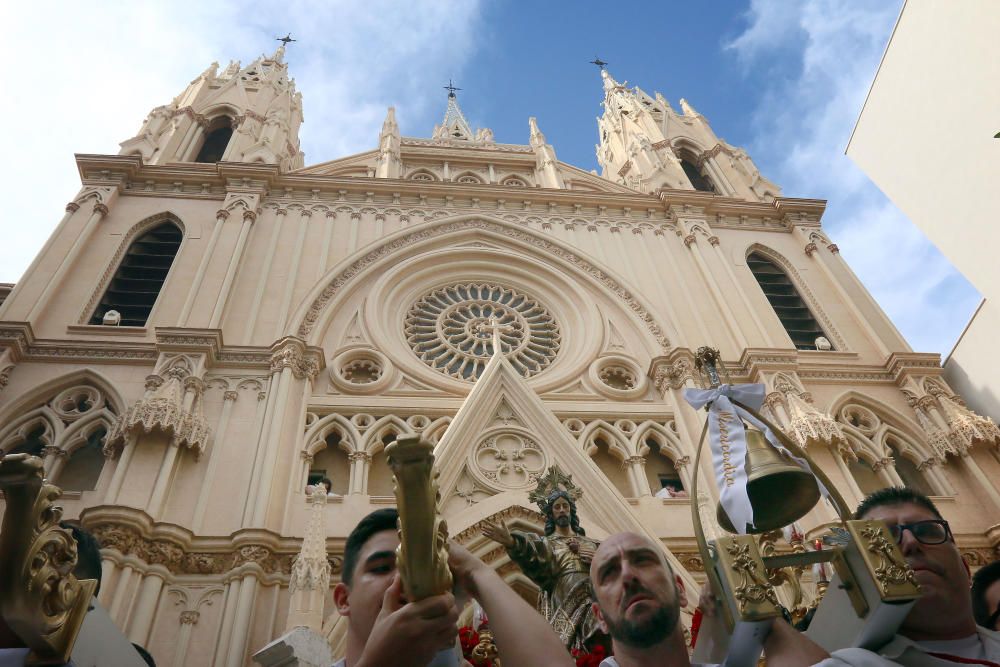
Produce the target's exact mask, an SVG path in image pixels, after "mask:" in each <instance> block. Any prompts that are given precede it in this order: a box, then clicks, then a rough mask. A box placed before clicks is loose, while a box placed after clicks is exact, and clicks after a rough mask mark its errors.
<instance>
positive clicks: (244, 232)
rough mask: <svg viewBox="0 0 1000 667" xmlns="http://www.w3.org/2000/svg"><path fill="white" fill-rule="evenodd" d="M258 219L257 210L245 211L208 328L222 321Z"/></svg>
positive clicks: (216, 325) (214, 326)
mask: <svg viewBox="0 0 1000 667" xmlns="http://www.w3.org/2000/svg"><path fill="white" fill-rule="evenodd" d="M256 219H257V213H256V212H255V211H243V224H242V225H241V226H240V235H239V236H238V237H237V238H236V247H235V248H234V249H233V255H232V257H230V258H229V266H228V267H227V268H226V277H225V278H223V279H222V287H220V288H219V296H218V298H217V299H216V301H215V308H214V309H213V310H212V317H211V319H210V320H209V323H208V328H209V329H217V328H218V327H219V322H221V321H222V313H223V311H224V310H225V308H226V301H227V300H228V299H229V289H230V287H231V286H232V284H233V278H234V277H235V276H236V269H237V268H239V265H240V260H242V259H243V251H244V250H245V248H246V243H247V236H249V234H250V227H251V226H252V225H253V223H254V221H255V220H256Z"/></svg>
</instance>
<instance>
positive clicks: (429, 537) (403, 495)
mask: <svg viewBox="0 0 1000 667" xmlns="http://www.w3.org/2000/svg"><path fill="white" fill-rule="evenodd" d="M433 451H434V445H432V444H431V443H430V442H428V441H426V440H423V439H421V438H420V437H419V436H403V437H401V438H398V439H397V440H396V441H395V442H393V443H391V444H390V445H389V446H388V447H386V449H385V453H386V457H387V459H388V461H389V467H390V468H392V472H393V475H394V476H395V481H396V487H395V492H396V504H397V506H398V507H399V550H398V552H397V559H396V564H397V567H398V568H399V575H400V578H401V579H402V582H403V590H404V591H405V592H406V597H407V599H408V600H409V601H410V602H416V601H417V600H423V599H424V598H427V597H430V596H432V595H440V594H442V593H446V592H448V591H450V590H451V585H452V578H451V570H449V569H448V524H447V523H445V520H444V519H443V518H442V517H441V516H440V514H439V513H438V503H439V501H440V494H439V493H438V488H437V479H436V477H437V475H436V473H435V471H434V454H433Z"/></svg>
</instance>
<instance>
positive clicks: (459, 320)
mask: <svg viewBox="0 0 1000 667" xmlns="http://www.w3.org/2000/svg"><path fill="white" fill-rule="evenodd" d="M494 330H496V331H497V333H498V335H499V338H500V350H501V352H502V353H503V355H504V356H505V357H506V358H507V360H508V361H509V362H510V364H511V365H512V366H513V367H514V368H515V369H516V370H517V371H518V372H519V373H520V374H521V375H523V376H524V377H531V376H532V375H535V374H537V373H540V372H541V371H543V370H544V369H545V368H546V367H547V366H548V365H549V364H551V363H552V360H553V359H555V356H556V353H557V352H558V351H559V341H560V338H559V325H558V324H556V321H555V318H553V317H552V314H551V313H549V311H548V310H547V309H545V307H543V306H542V305H541V304H539V303H538V301H536V300H535V299H534V298H532V297H530V296H528V295H526V294H523V293H521V292H518V291H516V290H513V289H510V288H508V287H502V286H500V285H495V284H474V283H468V284H457V285H451V286H448V287H442V288H440V289H437V290H434V291H433V292H431V293H430V294H427V295H426V296H424V297H423V298H421V299H419V300H418V301H417V302H416V303H415V304H413V307H412V308H410V312H409V313H408V314H407V316H406V323H405V326H404V333H405V335H406V340H407V342H408V343H409V344H410V347H411V348H413V351H414V352H415V353H416V354H417V356H418V357H420V359H421V360H422V361H423V362H424V363H426V364H427V365H428V366H430V367H431V368H434V369H436V370H439V371H441V372H442V373H446V374H448V375H450V376H452V377H454V378H458V379H459V380H475V379H477V378H479V376H480V375H482V373H483V369H484V368H486V364H487V363H488V362H489V360H490V358H491V357H492V356H493V332H494Z"/></svg>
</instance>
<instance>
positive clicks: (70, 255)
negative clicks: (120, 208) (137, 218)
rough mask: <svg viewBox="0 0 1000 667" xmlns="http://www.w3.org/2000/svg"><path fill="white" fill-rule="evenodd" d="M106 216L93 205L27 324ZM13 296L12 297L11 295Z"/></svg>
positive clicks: (99, 206)
mask: <svg viewBox="0 0 1000 667" xmlns="http://www.w3.org/2000/svg"><path fill="white" fill-rule="evenodd" d="M107 214H108V207H107V206H106V205H104V204H101V203H97V204H94V210H93V212H92V213H91V214H90V218H88V219H87V222H86V223H85V224H84V225H83V229H82V230H80V234H79V235H78V236H77V237H76V239H75V240H74V241H73V245H72V246H71V247H70V249H69V252H67V253H66V256H65V257H64V258H63V260H62V262H60V263H59V268H57V269H56V272H55V273H54V274H52V277H51V278H50V279H49V282H48V284H46V285H45V289H44V290H42V293H41V294H40V295H39V297H38V298H37V299H36V300H35V305H34V306H32V308H31V310H30V311H28V316H27V317H26V318H25V319H26V320H28V321H29V322H32V321H34V320H35V319H36V318H37V317H38V315H39V314H40V313H41V312H42V309H43V308H44V307H45V306H46V305H47V304H48V302H49V300H50V299H51V298H52V293H53V292H54V291H55V290H56V289H58V288H59V286H60V285H61V284H62V281H63V278H65V277H66V273H67V272H68V271H69V270H70V268H72V266H73V264H74V263H76V259H77V257H79V256H80V253H81V252H82V251H83V249H84V248H85V247H87V244H88V243H89V242H90V236H91V234H93V232H94V228H95V227H97V223H99V222H100V221H101V220H103V219H104V216H106V215H107ZM11 296H13V295H11Z"/></svg>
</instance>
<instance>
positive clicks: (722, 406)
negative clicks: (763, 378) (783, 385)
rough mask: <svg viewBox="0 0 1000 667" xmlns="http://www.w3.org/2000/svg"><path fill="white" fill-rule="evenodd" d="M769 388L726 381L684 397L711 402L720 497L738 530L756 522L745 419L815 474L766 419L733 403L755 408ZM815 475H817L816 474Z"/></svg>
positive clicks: (823, 489)
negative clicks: (782, 440)
mask: <svg viewBox="0 0 1000 667" xmlns="http://www.w3.org/2000/svg"><path fill="white" fill-rule="evenodd" d="M765 392H766V389H765V387H764V385H762V384H735V385H729V384H724V385H720V386H718V387H714V388H712V389H690V388H689V389H685V390H684V400H686V401H687V402H688V404H690V405H691V407H693V408H695V409H696V410H698V409H701V408H703V407H705V406H706V405H709V406H710V407H709V409H708V443H709V446H710V447H711V448H712V466H713V468H714V469H715V479H716V482H717V483H718V485H719V501H720V502H721V503H722V509H723V510H725V512H726V514H727V515H728V516H729V520H730V521H731V522H732V524H733V527H734V528H735V529H736V532H738V533H739V534H741V535H743V534H746V533H748V532H749V531H750V529H751V528H752V527H753V525H754V521H753V505H751V504H750V496H749V494H748V493H747V481H748V480H747V472H746V456H747V437H746V429H745V428H744V426H743V420H744V419H745V420H746V421H747V422H749V423H750V424H752V425H753V426H755V427H756V428H758V429H760V430H761V432H763V433H764V437H765V438H767V441H768V442H770V443H771V445H773V446H774V448H775V449H777V450H778V451H779V452H780V453H781V454H782V455H783V456H785V457H787V458H788V460H790V461H793V462H794V463H795V464H796V465H798V466H799V467H800V468H802V469H803V470H805V471H806V472H808V473H809V474H810V475H812V474H813V472H812V468H811V467H810V465H809V462H808V461H806V460H805V459H802V458H799V457H797V456H794V455H792V453H791V452H790V451H788V449H787V448H786V447H785V446H784V445H783V444H781V441H780V440H778V438H777V437H775V435H774V433H772V432H771V429H769V428H768V427H767V426H766V425H765V424H764V423H763V422H761V421H760V420H759V419H757V418H756V417H754V416H753V415H752V414H750V412H748V411H747V410H744V409H743V408H741V407H740V406H738V405H736V404H734V403H733V401H738V402H739V403H742V404H743V405H746V406H747V407H749V408H750V409H752V410H757V411H759V410H760V407H761V406H762V405H763V404H764V394H765ZM813 477H814V478H815V475H813ZM816 483H817V484H819V490H820V493H822V494H823V496H825V497H828V496H829V494H828V492H827V490H826V487H825V486H823V483H822V482H820V481H819V479H816Z"/></svg>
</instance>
